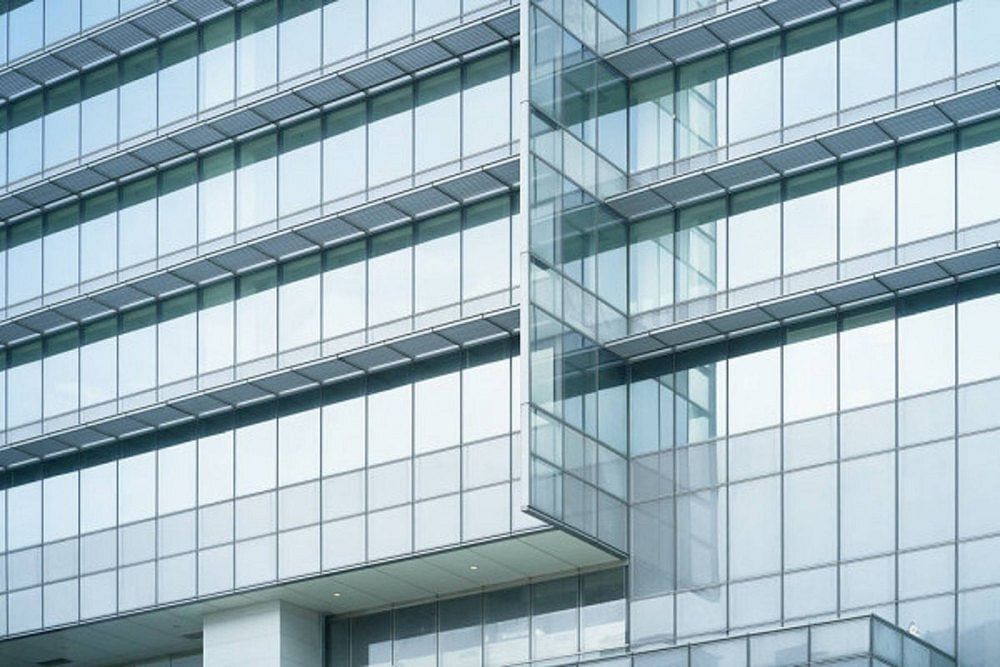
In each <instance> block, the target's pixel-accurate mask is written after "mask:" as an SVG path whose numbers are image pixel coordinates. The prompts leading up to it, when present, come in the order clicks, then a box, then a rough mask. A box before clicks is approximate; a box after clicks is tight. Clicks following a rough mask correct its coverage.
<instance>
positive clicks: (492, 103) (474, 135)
mask: <svg viewBox="0 0 1000 667" xmlns="http://www.w3.org/2000/svg"><path fill="white" fill-rule="evenodd" d="M509 75H510V54H509V53H508V52H506V51H504V52H501V53H498V54H496V55H493V56H489V57H487V58H483V59H481V60H476V61H474V62H472V63H469V64H468V65H466V68H465V90H464V91H463V94H462V154H463V155H466V156H468V155H476V154H478V153H481V152H483V151H485V150H487V149H490V148H496V147H497V146H501V145H503V144H506V143H507V142H509V141H510V118H509V109H510V105H509V104H508V103H507V100H508V98H509V97H510V77H509Z"/></svg>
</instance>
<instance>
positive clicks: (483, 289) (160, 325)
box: [0, 195, 518, 442]
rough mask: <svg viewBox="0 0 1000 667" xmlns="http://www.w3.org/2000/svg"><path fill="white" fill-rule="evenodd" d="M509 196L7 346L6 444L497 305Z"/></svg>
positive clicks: (510, 281) (512, 275)
mask: <svg viewBox="0 0 1000 667" xmlns="http://www.w3.org/2000/svg"><path fill="white" fill-rule="evenodd" d="M516 205H517V197H516V196H510V195H505V196H502V197H498V198H493V199H488V200H485V201H482V202H480V203H478V204H473V205H471V206H469V207H467V208H465V209H460V210H456V211H453V212H449V213H445V214H442V215H438V216H434V217H431V218H428V219H425V220H422V221H421V222H419V223H415V224H407V225H404V226H402V227H397V228H395V229H392V230H389V231H386V232H382V233H379V234H375V235H373V236H371V237H370V238H368V239H367V240H358V241H354V242H350V243H347V244H341V245H338V246H335V247H332V248H330V249H328V250H326V251H324V252H322V253H312V254H309V255H306V256H302V257H299V258H296V259H293V260H290V261H286V262H283V263H280V264H278V265H276V266H271V267H267V268H263V269H259V270H255V271H250V272H247V273H244V274H243V275H241V276H240V277H238V278H234V279H227V280H222V281H217V282H214V283H213V284H211V285H208V286H205V287H201V288H199V289H196V290H192V291H189V292H187V293H184V294H181V295H178V296H174V297H170V298H168V299H165V300H163V301H160V302H158V303H154V304H150V305H147V306H142V307H139V308H134V309H131V310H127V311H124V312H122V313H120V314H118V315H115V316H111V317H104V318H102V319H96V320H93V321H90V322H88V323H86V324H84V325H82V326H78V327H72V328H70V329H68V330H63V331H60V332H59V333H57V334H54V335H50V336H46V337H44V338H42V339H41V340H36V341H33V342H30V343H26V344H21V345H16V346H13V347H11V348H10V349H8V350H6V351H4V352H2V353H0V359H2V364H3V366H2V369H0V378H2V379H5V380H6V382H7V383H8V384H7V391H6V410H0V427H4V428H5V429H6V436H7V441H8V442H10V441H14V440H18V439H21V438H24V437H29V436H31V435H34V434H38V433H41V432H42V431H46V432H48V431H52V430H57V429H59V428H64V427H67V426H72V425H75V424H78V423H82V422H87V421H90V420H92V419H95V418H100V417H103V416H107V415H110V414H114V413H116V412H118V411H121V410H127V409H131V408H133V407H138V406H139V405H145V404H150V403H153V402H156V401H162V400H167V399H169V398H172V397H176V396H180V395H182V394H186V393H190V392H193V391H195V390H197V389H199V388H206V387H210V386H215V385H219V384H221V383H224V382H231V381H233V380H235V379H239V378H244V377H249V376H252V375H255V374H259V373H262V372H265V371H269V370H273V369H275V368H280V367H285V366H288V365H291V364H295V363H299V362H303V361H308V360H311V359H316V358H319V357H320V356H326V355H330V354H334V353H336V352H341V351H343V350H346V349H350V348H355V347H359V346H361V345H364V344H367V343H372V342H375V341H378V340H384V339H386V338H390V337H393V336H398V335H400V334H403V333H408V332H410V331H413V330H417V329H424V328H428V327H431V326H434V325H438V324H442V323H445V322H449V321H453V320H456V319H460V318H462V317H468V316H471V315H475V314H479V313H483V312H488V311H491V310H496V309H499V308H503V307H507V306H509V305H510V304H512V303H516V301H517V297H516V294H515V292H514V289H515V288H516V285H517V277H516V276H517V273H516V271H515V270H514V269H515V266H514V262H515V257H516V256H517V252H516V250H515V249H514V248H515V245H514V241H513V236H512V235H513V234H514V231H515V230H516V228H517V225H518V223H517V215H518V214H517V209H516ZM18 228H19V227H15V228H14V229H15V230H16V229H18ZM13 267H16V265H12V268H13ZM401 268H403V269H405V270H401ZM20 275H23V273H21V274H20ZM3 384H4V383H3V382H0V385H3ZM2 403H3V402H2V401H0V404H2Z"/></svg>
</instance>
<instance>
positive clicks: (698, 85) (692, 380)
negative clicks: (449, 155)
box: [522, 0, 1000, 666]
mask: <svg viewBox="0 0 1000 667" xmlns="http://www.w3.org/2000/svg"><path fill="white" fill-rule="evenodd" d="M733 4H740V5H752V3H717V4H716V3H709V2H706V3H677V2H673V1H669V2H630V3H628V9H629V11H628V15H627V16H623V15H621V14H620V12H618V10H617V8H615V7H612V6H611V5H610V4H609V3H600V2H593V3H591V2H585V1H583V0H581V1H579V2H561V3H560V2H547V1H545V0H533V1H532V2H531V3H530V4H529V7H528V8H527V10H528V16H527V25H528V30H529V35H528V37H527V41H528V43H529V46H528V50H529V55H530V65H529V66H528V68H527V72H526V78H527V85H528V88H529V112H528V113H529V119H528V124H527V126H526V131H527V133H528V143H527V158H526V160H527V165H526V173H527V174H528V179H529V186H528V189H527V193H526V197H525V198H524V211H525V217H526V224H527V235H528V246H527V247H528V255H529V258H528V270H527V280H528V283H527V284H528V285H529V289H528V290H527V293H526V295H525V298H526V299H527V300H528V304H527V305H526V307H524V308H523V309H522V313H525V315H526V317H527V318H528V322H527V325H526V327H525V329H524V334H523V336H524V337H525V342H524V344H523V347H524V350H525V353H526V354H527V355H528V357H527V361H528V363H527V364H526V375H527V384H526V387H527V388H528V389H527V392H526V393H525V400H526V406H525V407H526V412H525V414H526V417H525V418H526V419H528V420H529V421H528V422H526V426H527V430H526V433H527V435H528V443H527V444H528V447H527V449H526V452H527V454H528V460H529V468H528V476H529V478H530V481H529V489H530V491H531V493H530V496H529V501H528V502H529V511H531V512H532V513H533V514H535V515H536V516H539V517H542V518H543V519H546V520H548V521H551V522H553V523H555V524H556V525H561V526H562V527H563V528H564V529H565V530H568V531H571V532H573V533H575V534H581V535H585V536H587V537H588V538H589V539H592V540H594V541H595V543H599V544H602V545H604V546H605V547H606V548H608V549H611V550H614V551H619V552H623V553H625V554H627V555H628V558H629V564H628V566H627V568H626V570H627V581H628V593H627V599H628V614H627V616H628V644H627V647H628V648H627V652H630V653H632V657H631V658H618V659H615V660H618V661H619V662H614V661H613V660H612V661H611V662H609V663H608V664H630V663H631V664H640V663H641V664H644V665H675V664H676V665H688V664H690V665H734V666H735V665H741V666H742V665H747V664H751V665H752V664H789V665H791V664H796V665H798V664H812V662H813V661H815V660H817V659H822V660H829V661H830V662H831V663H833V664H859V665H860V664H865V665H868V664H880V665H881V664H902V662H903V661H904V658H903V657H899V656H896V655H895V652H896V649H893V655H888V654H886V653H881V654H880V653H878V651H876V652H875V654H874V655H872V656H863V655H859V656H857V657H854V656H848V655H847V654H846V653H845V654H839V655H826V656H822V655H817V656H811V655H808V652H807V651H805V652H801V651H800V653H801V654H799V653H796V651H797V650H799V649H795V648H793V645H794V644H796V643H797V640H792V639H791V636H792V634H794V633H798V634H799V635H801V636H802V637H805V636H806V634H808V633H807V630H805V629H796V630H787V631H785V632H787V633H788V634H787V635H785V637H787V638H788V641H789V644H787V645H784V644H782V646H783V647H784V649H787V652H786V653H784V654H783V655H782V656H781V657H780V659H778V658H777V657H776V656H772V657H771V658H770V659H768V658H765V657H763V654H761V656H757V655H756V653H755V649H754V642H755V641H756V640H755V639H754V637H755V635H756V633H757V632H758V631H760V630H762V629H767V628H772V627H778V626H783V627H789V628H791V627H796V626H797V627H801V626H807V625H810V624H815V623H817V622H822V621H825V620H827V619H831V618H847V617H850V616H857V615H862V614H869V613H873V614H877V615H878V616H879V617H880V618H881V619H885V621H887V622H888V623H890V624H894V625H898V626H899V627H900V628H907V629H908V631H909V632H910V633H911V634H913V635H919V636H920V637H922V638H923V639H924V640H926V641H929V642H930V643H931V644H933V645H934V646H936V647H937V648H939V649H941V650H942V651H944V652H945V653H948V654H952V655H955V656H956V657H957V664H960V665H988V664H992V663H993V662H996V661H997V660H998V659H1000V653H998V647H997V646H995V645H994V643H993V642H992V641H991V640H986V639H985V637H986V636H988V635H990V630H988V629H986V628H988V627H990V626H991V625H992V624H995V623H996V621H995V620H991V619H992V618H994V617H995V610H994V611H986V610H987V609H988V608H990V607H989V605H990V604H991V602H987V600H988V599H989V600H992V598H990V596H991V595H993V594H994V592H995V591H994V587H995V583H993V582H992V581H989V582H988V581H986V580H984V579H981V578H979V577H978V576H975V577H972V578H971V579H970V578H969V577H970V572H971V571H978V570H979V568H981V567H983V564H984V562H985V561H981V560H979V557H980V556H979V555H978V554H982V553H985V552H981V551H980V550H978V549H977V548H976V547H971V546H970V545H971V544H972V543H975V542H976V541H978V540H983V539H985V540H989V539H992V536H991V535H990V536H988V535H987V534H986V533H978V532H976V531H977V530H981V529H984V527H983V525H982V524H981V523H980V522H981V521H982V520H983V519H984V518H985V517H986V516H988V515H989V514H990V512H989V510H987V509H986V508H987V507H989V506H990V505H989V503H990V501H988V500H986V499H983V498H978V497H977V495H976V494H977V491H976V489H979V488H981V483H980V482H977V481H975V480H973V479H972V478H971V477H970V476H974V475H977V474H980V473H982V474H986V475H989V474H991V473H986V472H985V471H986V467H985V466H986V465H987V464H986V463H985V461H984V460H983V459H981V458H979V456H978V452H977V453H973V450H974V449H976V448H977V445H976V444H970V443H976V442H979V438H982V441H981V444H979V445H978V446H981V447H983V448H984V450H986V449H988V448H989V445H988V444H986V443H987V442H988V441H990V440H989V438H990V437H991V436H990V435H988V434H989V433H992V431H993V429H994V428H996V426H995V425H994V421H995V420H993V419H992V418H991V417H989V416H988V414H989V412H990V411H989V410H988V409H985V410H984V407H983V406H986V405H989V404H990V402H991V399H989V398H985V395H987V394H989V392H990V391H991V389H990V387H991V386H992V384H991V383H992V382H993V381H994V377H993V376H992V370H990V369H991V368H992V366H993V365H994V364H993V363H992V358H993V357H994V356H995V354H994V353H993V346H992V345H991V344H990V343H988V342H986V341H988V340H989V334H988V333H984V332H988V331H989V330H990V329H991V327H992V326H993V325H994V324H995V322H996V319H997V317H998V316H1000V310H997V309H996V308H994V307H993V306H992V305H988V304H993V303H994V302H995V299H996V296H997V294H998V293H1000V284H998V283H997V280H996V278H995V277H993V276H992V275H988V274H992V273H993V272H994V271H995V270H996V269H995V266H994V264H993V262H985V263H983V264H979V265H977V269H976V272H969V273H964V275H963V276H961V277H960V278H959V279H958V280H957V282H956V280H954V279H949V280H948V281H947V285H946V286H941V285H942V283H943V282H944V281H941V282H938V281H936V280H935V279H934V278H932V277H931V276H930V273H934V272H933V270H931V271H929V272H928V274H926V275H925V277H924V278H921V279H919V280H914V281H907V282H906V283H905V285H904V284H903V283H902V282H899V281H897V282H893V281H891V280H889V279H888V278H887V279H886V282H884V283H882V284H881V285H880V289H878V290H874V291H872V290H867V291H866V290H864V289H861V288H859V287H857V285H859V284H860V283H859V282H858V280H859V279H868V278H869V277H870V276H871V275H872V274H874V273H876V272H879V271H884V270H887V269H895V268H899V267H916V266H926V267H929V266H932V265H934V264H935V263H937V262H941V263H947V262H948V261H949V259H948V258H949V257H950V256H951V255H956V256H958V255H963V254H964V253H969V252H979V251H980V250H982V251H984V252H990V253H992V252H994V251H995V247H996V241H997V238H998V237H997V227H996V223H997V220H998V219H1000V209H998V208H997V207H996V198H995V196H994V194H993V192H992V191H993V189H994V188H993V184H995V183H996V182H1000V181H998V180H997V178H998V177H1000V172H998V171H997V165H998V164H1000V159H998V156H997V154H996V153H995V150H996V148H995V147H996V145H997V144H996V140H997V136H998V135H997V134H996V132H997V126H996V121H994V120H988V119H990V118H991V117H993V116H995V115H996V114H997V112H998V111H1000V109H997V108H996V106H995V105H994V104H993V103H990V104H987V105H983V106H981V107H977V109H976V112H975V114H974V115H973V114H970V115H968V116H965V115H962V116H961V120H958V119H957V118H956V116H954V115H948V114H944V115H942V116H941V118H943V119H944V122H942V123H940V124H938V125H937V126H936V127H932V126H931V125H932V124H922V125H921V124H920V123H916V124H912V125H907V127H908V128H910V129H911V130H912V131H911V132H909V133H907V132H904V131H902V124H903V123H904V122H910V119H913V118H914V116H913V115H911V114H915V113H917V112H916V111H915V110H916V109H925V110H926V109H932V108H937V109H940V108H944V106H947V105H948V104H949V100H950V99H952V98H955V99H965V98H967V96H970V95H976V94H980V91H986V92H984V93H983V94H986V95H989V96H991V97H992V96H993V95H994V94H995V87H996V79H997V70H996V65H997V62H998V61H1000V52H997V51H996V49H995V45H996V43H997V42H996V40H995V39H994V38H993V37H990V36H988V35H990V34H993V33H995V30H994V29H993V27H992V25H990V26H987V25H977V24H975V20H974V19H973V18H972V17H974V16H976V17H980V18H982V17H985V16H987V15H988V13H990V12H994V11H995V7H994V6H993V5H992V4H991V3H985V2H975V1H974V0H973V1H971V2H966V1H964V0H963V1H959V2H947V1H942V2H922V1H919V2H910V1H908V0H883V1H876V2H864V3H857V4H856V5H852V6H850V7H843V8H840V9H838V10H837V11H829V12H826V13H823V12H820V13H818V14H815V15H809V16H806V14H807V13H808V12H809V10H808V9H807V8H805V7H804V6H803V5H804V3H799V4H798V5H797V4H796V3H782V2H776V3H770V4H766V5H765V6H762V7H756V6H749V7H745V8H744V9H742V10H741V11H739V12H738V13H737V12H736V11H735V10H736V9H737V8H736V7H733V6H731V5H733ZM793 13H794V14H795V16H796V17H798V18H799V20H797V21H792V20H789V19H790V18H791V16H792V14H793ZM595 16H596V17H597V18H596V19H595ZM604 21H610V22H611V23H613V24H614V26H615V27H616V29H617V30H618V31H624V32H625V33H626V36H625V39H624V42H625V43H624V44H622V43H618V42H617V41H616V39H609V38H608V36H609V35H611V34H612V33H614V32H615V31H614V30H606V31H604V32H602V31H601V30H600V26H602V25H603V22H604ZM765 26H766V27H765ZM595 29H596V31H595ZM935 54H936V55H935ZM941 105H944V106H941ZM924 113H926V111H924ZM903 118H906V119H907V121H903ZM894 123H899V125H898V126H896V125H894ZM883 124H884V125H883ZM863 126H864V127H865V129H861V128H862V127H863ZM918 126H920V127H919V129H918ZM868 127H884V128H890V127H893V128H894V130H892V131H889V132H882V131H881V130H878V129H875V130H874V131H872V132H868V129H867V128H868ZM896 129H899V130H900V131H898V132H897V131H895V130H896ZM851 132H853V134H851ZM866 132H868V134H867V135H865V133H866ZM863 135H865V136H863ZM890 135H891V138H890ZM848 136H850V138H849V139H848ZM817 137H818V138H817ZM814 149H815V153H813V154H812V155H814V156H817V157H815V158H802V159H800V156H802V155H804V154H805V153H807V152H809V151H813V150H814ZM797 151H798V152H797ZM820 156H821V157H820ZM988 156H989V157H988ZM762 165H766V166H764V167H763V168H760V167H761V166H762ZM799 165H805V166H804V167H803V166H799ZM710 166H711V167H712V169H711V170H708V169H705V168H706V167H710ZM980 174H981V175H986V177H985V180H979V178H980V176H979V175H980ZM630 211H634V212H635V213H631V212H630ZM984 274H986V275H984ZM819 288H822V289H823V292H822V295H821V294H820V292H819ZM833 290H839V291H838V298H833V297H834V293H833ZM810 294H812V295H813V296H812V298H813V299H814V300H815V302H814V304H813V305H812V306H810V307H809V308H808V309H800V308H799V304H801V303H802V302H801V301H799V300H800V299H803V298H806V297H808V296H809V295H810ZM786 297H794V299H796V301H795V302H794V303H795V304H796V305H795V306H794V307H792V306H791V304H792V303H793V302H792V301H789V300H787V299H786ZM786 304H787V305H786ZM709 315H711V316H712V318H711V319H708V318H707V317H706V316H709ZM671 327H673V328H671ZM755 329H756V330H755ZM984 345H985V346H984ZM972 460H975V461H976V462H975V463H973V462H971V461H972ZM974 497H977V499H976V500H973V498H974ZM987 523H988V521H987ZM625 524H627V526H628V530H627V531H625V530H621V529H620V527H621V526H623V525H625ZM971 526H978V528H975V529H971V531H972V532H968V531H969V530H970V528H971ZM986 530H988V529H986ZM972 554H977V555H972ZM973 581H974V582H975V583H974V584H972V582H973ZM881 622H882V621H877V622H876V625H878V624H879V623H881ZM865 623H867V621H866V622H865ZM817 627H820V626H817ZM859 627H861V626H859ZM865 627H867V625H866V626H865ZM879 627H881V626H879ZM893 632H895V631H893ZM748 633H749V634H748ZM720 635H727V636H730V637H733V636H740V637H739V638H738V639H728V640H723V641H719V642H715V643H702V642H703V640H704V639H705V638H709V637H716V636H720ZM858 636H859V637H862V638H863V639H864V640H865V641H867V640H868V638H869V632H868V630H867V629H866V630H861V631H859V635H858ZM783 641H784V639H775V642H777V643H781V642H783ZM843 641H844V642H845V646H846V644H848V643H850V642H848V641H847V640H846V639H844V640H843ZM691 642H695V643H691ZM799 643H801V642H799ZM663 644H689V646H687V647H685V648H683V649H676V650H673V651H667V652H662V651H655V650H652V649H653V648H654V647H657V646H660V645H663ZM775 645H777V644H775ZM647 647H648V648H649V649H651V650H650V652H649V653H646V651H645V649H646V648H647ZM804 648H806V647H804ZM803 650H804V649H803ZM858 652H859V654H860V653H863V650H862V649H861V648H859V649H858ZM912 659H913V660H914V661H915V662H917V663H918V664H932V661H933V660H938V659H940V660H949V659H950V658H947V656H944V655H943V654H942V655H941V656H935V657H934V658H931V657H929V656H922V657H920V658H919V659H918V658H916V657H913V658H912ZM768 660H771V661H768ZM774 660H778V661H777V662H774ZM577 661H578V662H579V663H580V664H585V663H586V662H587V660H585V659H579V660H577ZM756 661H759V662H756ZM594 664H602V663H601V662H600V661H596V662H595V663H594ZM942 664H946V663H945V662H942Z"/></svg>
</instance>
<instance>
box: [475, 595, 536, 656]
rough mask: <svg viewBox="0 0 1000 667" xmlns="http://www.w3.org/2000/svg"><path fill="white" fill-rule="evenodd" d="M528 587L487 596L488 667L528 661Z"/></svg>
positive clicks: (485, 651)
mask: <svg viewBox="0 0 1000 667" xmlns="http://www.w3.org/2000/svg"><path fill="white" fill-rule="evenodd" d="M528 593H529V588H528V586H518V587H516V588H509V589H506V590H499V591H494V592H492V593H486V594H484V595H483V616H484V619H483V641H484V643H485V646H484V647H483V654H484V661H483V662H484V664H485V665H510V664H513V663H517V662H524V661H526V660H527V659H528V655H529V647H528V637H529V635H528V620H529V619H528V615H529V609H530V602H529V599H528Z"/></svg>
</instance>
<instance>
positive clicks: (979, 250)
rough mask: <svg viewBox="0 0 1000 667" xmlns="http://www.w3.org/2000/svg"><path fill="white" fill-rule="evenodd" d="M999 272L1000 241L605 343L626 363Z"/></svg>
mask: <svg viewBox="0 0 1000 667" xmlns="http://www.w3.org/2000/svg"><path fill="white" fill-rule="evenodd" d="M998 270H1000V243H997V242H994V243H989V244H986V245H982V246H977V247H975V248H972V249H969V250H963V251H959V252H954V253H950V254H947V255H943V256H941V257H936V258H934V259H931V260H926V261H922V262H915V263H913V264H907V265H904V266H900V267H896V268H892V269H886V270H885V271H879V272H877V273H873V274H871V275H868V276H864V277H861V278H856V279H852V280H848V281H844V282H839V283H834V284H831V285H827V286H825V287H820V288H817V289H813V290H808V291H805V292H799V293H797V294H792V295H789V296H783V297H778V298H775V299H770V300H768V301H761V302H760V303H756V304H753V305H750V306H745V307H743V308H737V309H734V310H726V311H722V312H719V313H716V314H713V315H706V316H705V317H701V318H698V319H696V320H688V321H685V322H679V323H677V324H671V325H669V326H666V327H662V328H659V329H654V330H651V331H648V332H644V333H641V334H637V335H634V336H629V337H626V338H622V339H619V340H617V341H612V342H611V343H608V344H607V345H605V347H606V348H607V349H608V350H610V351H611V352H613V353H615V354H617V355H619V356H620V357H622V358H625V359H635V358H637V357H641V356H646V355H652V354H659V353H663V352H670V351H673V350H675V349H676V348H678V347H682V346H683V347H689V346H693V345H696V344H700V343H705V342H711V341H715V340H719V339H722V338H727V337H729V336H733V335H736V334H739V333H745V332H747V331H749V330H752V329H756V328H760V327H767V326H778V325H781V324H784V323H786V322H787V321H788V320H791V319H799V318H804V317H814V316H818V315H822V314H824V313H830V312H835V311H837V310H840V309H843V308H847V307H851V306H854V305H860V304H861V303H864V302H867V301H870V300H873V299H881V298H890V297H893V296H896V295H897V294H898V293H900V292H911V291H920V290H924V289H930V288H932V287H935V286H938V285H940V284H941V283H942V282H946V281H957V280H962V279H965V278H969V277H972V276H973V275H981V274H982V273H987V272H993V271H998Z"/></svg>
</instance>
